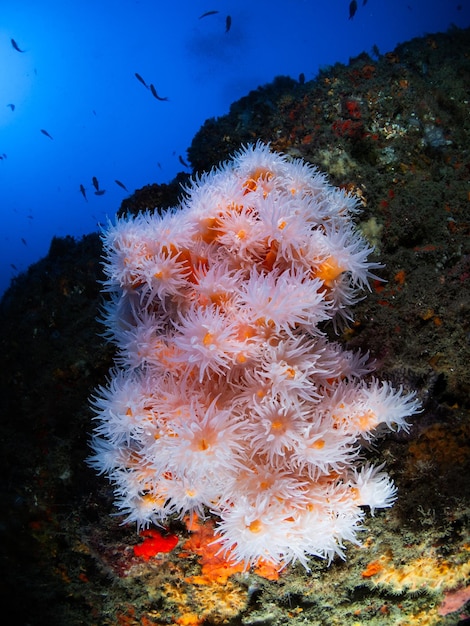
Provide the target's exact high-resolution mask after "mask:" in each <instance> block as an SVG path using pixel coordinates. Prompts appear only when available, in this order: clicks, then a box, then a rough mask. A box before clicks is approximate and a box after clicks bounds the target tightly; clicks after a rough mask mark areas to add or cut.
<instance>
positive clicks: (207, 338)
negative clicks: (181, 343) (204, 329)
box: [202, 333, 214, 346]
mask: <svg viewBox="0 0 470 626" xmlns="http://www.w3.org/2000/svg"><path fill="white" fill-rule="evenodd" d="M213 343H214V335H213V334H212V333H206V334H205V335H204V338H203V340H202V345H203V346H210V345H211V344H213Z"/></svg>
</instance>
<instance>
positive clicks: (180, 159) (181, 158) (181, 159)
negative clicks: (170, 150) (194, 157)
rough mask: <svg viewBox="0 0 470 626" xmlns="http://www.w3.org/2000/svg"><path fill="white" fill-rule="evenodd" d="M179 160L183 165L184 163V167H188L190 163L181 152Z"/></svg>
mask: <svg viewBox="0 0 470 626" xmlns="http://www.w3.org/2000/svg"><path fill="white" fill-rule="evenodd" d="M178 160H179V162H180V163H181V165H184V167H188V168H189V165H188V164H187V163H186V161H185V160H184V159H183V157H182V156H181V154H180V155H179V157H178Z"/></svg>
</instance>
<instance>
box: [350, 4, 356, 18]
mask: <svg viewBox="0 0 470 626" xmlns="http://www.w3.org/2000/svg"><path fill="white" fill-rule="evenodd" d="M356 11H357V2H356V0H352V2H350V3H349V19H350V20H352V18H353V17H354V16H355V15H356Z"/></svg>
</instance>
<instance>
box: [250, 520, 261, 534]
mask: <svg viewBox="0 0 470 626" xmlns="http://www.w3.org/2000/svg"><path fill="white" fill-rule="evenodd" d="M248 530H250V531H251V532H252V533H260V532H261V531H262V530H263V522H262V521H261V520H259V519H255V520H253V521H252V522H250V523H249V524H248Z"/></svg>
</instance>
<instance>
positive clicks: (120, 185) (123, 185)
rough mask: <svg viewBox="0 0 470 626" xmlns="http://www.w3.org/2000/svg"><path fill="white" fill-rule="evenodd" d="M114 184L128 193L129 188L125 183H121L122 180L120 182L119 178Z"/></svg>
mask: <svg viewBox="0 0 470 626" xmlns="http://www.w3.org/2000/svg"><path fill="white" fill-rule="evenodd" d="M114 182H115V183H116V185H119V187H122V188H123V189H125V190H126V191H127V187H126V185H125V184H124V183H121V181H120V180H118V179H117V178H115V179H114Z"/></svg>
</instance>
